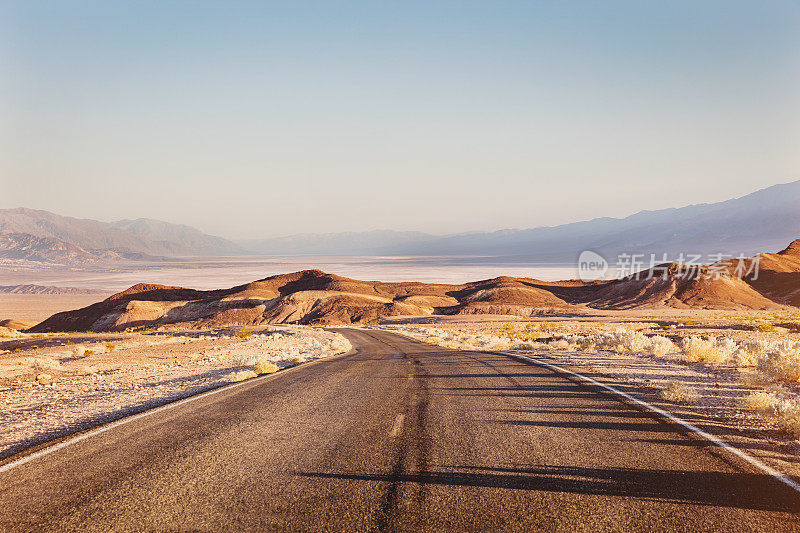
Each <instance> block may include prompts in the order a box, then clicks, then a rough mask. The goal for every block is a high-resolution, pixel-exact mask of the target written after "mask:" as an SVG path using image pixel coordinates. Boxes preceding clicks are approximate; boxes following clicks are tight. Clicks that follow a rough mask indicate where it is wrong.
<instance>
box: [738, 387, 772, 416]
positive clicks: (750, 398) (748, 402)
mask: <svg viewBox="0 0 800 533" xmlns="http://www.w3.org/2000/svg"><path fill="white" fill-rule="evenodd" d="M778 402H780V399H779V398H778V397H777V395H776V393H775V392H767V391H756V392H751V393H750V394H748V395H747V396H745V397H744V398H743V399H742V407H744V408H745V409H748V410H750V411H761V412H763V411H768V410H770V409H772V407H773V406H774V405H775V404H776V403H778Z"/></svg>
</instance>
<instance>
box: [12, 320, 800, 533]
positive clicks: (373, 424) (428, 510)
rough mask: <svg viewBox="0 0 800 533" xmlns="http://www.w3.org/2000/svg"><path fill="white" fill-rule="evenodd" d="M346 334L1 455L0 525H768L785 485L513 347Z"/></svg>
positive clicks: (789, 509) (794, 507)
mask: <svg viewBox="0 0 800 533" xmlns="http://www.w3.org/2000/svg"><path fill="white" fill-rule="evenodd" d="M342 332H343V333H344V334H346V335H347V336H348V337H349V338H350V339H351V341H352V342H353V345H354V346H356V347H357V348H358V351H357V353H355V354H353V355H348V356H345V357H340V358H336V359H332V360H329V361H322V362H319V363H314V364H309V365H304V366H303V367H299V368H297V369H294V370H291V371H288V372H285V373H284V372H281V373H279V374H277V375H275V376H272V377H269V378H266V379H259V380H254V381H250V382H247V383H245V384H243V385H241V386H237V387H233V388H230V389H228V388H226V389H222V390H221V391H219V392H217V393H216V394H213V395H209V396H203V397H199V398H197V399H194V400H192V401H190V402H187V403H184V404H181V405H178V406H176V407H173V408H170V409H166V410H163V411H160V412H157V413H155V414H152V415H149V416H146V417H142V418H139V419H137V420H134V421H132V422H129V423H126V424H122V425H120V426H118V427H115V428H113V429H111V430H109V431H106V432H104V433H102V434H98V435H94V436H91V437H89V438H87V439H84V440H82V441H80V442H77V443H75V444H72V445H70V446H66V447H64V448H62V449H59V450H57V451H55V452H53V453H50V454H48V455H45V456H42V457H37V458H35V459H33V460H31V461H29V462H27V463H25V464H22V465H20V466H17V467H15V468H13V469H11V470H8V471H6V472H3V473H0V530H4V531H6V530H12V531H18V530H19V531H43V530H63V531H74V530H85V531H118V530H124V531H130V530H137V531H150V530H159V531H163V530H192V531H197V530H201V531H203V530H207V531H221V530H229V531H230V530H233V531H242V530H327V531H337V530H338V531H355V530H359V531H363V530H404V531H411V530H478V529H484V530H485V529H489V530H518V531H523V530H531V529H548V530H560V531H595V530H645V529H669V530H692V531H703V530H728V531H741V530H754V529H755V530H771V531H780V530H787V529H794V530H797V529H798V528H800V518H798V517H799V516H800V515H798V514H796V513H798V511H800V500H799V499H798V495H797V494H796V493H794V492H793V491H791V490H790V489H788V488H787V487H785V486H783V485H781V484H779V483H778V482H776V481H775V480H773V479H772V478H770V477H768V476H766V475H763V474H760V473H758V472H756V471H753V470H751V469H748V468H747V467H745V466H744V465H740V464H738V463H736V462H734V461H732V460H729V459H728V458H727V456H726V455H725V453H724V452H722V451H719V450H714V449H710V448H709V447H708V446H705V445H703V444H702V443H700V442H698V441H696V440H694V439H691V438H689V437H687V436H685V435H683V434H681V433H680V432H678V431H677V430H676V429H675V428H674V427H673V426H671V425H668V424H667V423H665V422H662V421H660V420H658V419H656V418H654V417H653V416H651V415H649V414H647V413H644V412H642V411H639V410H637V409H635V408H633V407H631V406H629V405H627V404H624V403H622V402H620V401H618V400H616V399H615V398H613V397H611V396H609V395H607V394H604V393H600V392H598V391H596V390H594V389H592V388H591V387H590V386H586V385H580V384H576V383H573V382H572V381H570V380H568V379H567V378H566V377H564V376H561V375H559V374H557V373H554V372H553V371H550V370H547V369H544V368H540V367H538V366H535V365H532V364H527V363H525V362H521V361H518V360H515V359H513V358H510V357H507V356H502V355H493V354H485V353H476V352H457V351H452V350H444V349H441V348H437V347H433V346H429V345H424V344H421V343H417V342H413V341H410V340H407V339H405V338H402V337H400V336H397V335H394V334H391V333H386V332H378V331H369V332H367V331H359V330H342Z"/></svg>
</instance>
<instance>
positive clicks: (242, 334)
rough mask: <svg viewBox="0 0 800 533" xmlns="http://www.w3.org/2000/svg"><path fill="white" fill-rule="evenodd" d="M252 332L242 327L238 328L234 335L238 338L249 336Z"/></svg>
mask: <svg viewBox="0 0 800 533" xmlns="http://www.w3.org/2000/svg"><path fill="white" fill-rule="evenodd" d="M252 334H253V332H252V331H250V330H249V329H247V328H242V329H240V330H239V331H237V332H236V336H237V337H239V338H240V339H246V338H247V337H249V336H250V335H252Z"/></svg>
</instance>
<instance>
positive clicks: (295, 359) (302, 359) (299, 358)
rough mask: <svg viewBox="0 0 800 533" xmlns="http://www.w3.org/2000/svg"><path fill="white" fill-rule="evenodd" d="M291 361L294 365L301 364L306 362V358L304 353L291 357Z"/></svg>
mask: <svg viewBox="0 0 800 533" xmlns="http://www.w3.org/2000/svg"><path fill="white" fill-rule="evenodd" d="M289 362H290V363H292V364H293V365H299V364H301V363H305V362H306V358H305V357H303V356H302V355H295V356H294V357H292V358H291V359H289Z"/></svg>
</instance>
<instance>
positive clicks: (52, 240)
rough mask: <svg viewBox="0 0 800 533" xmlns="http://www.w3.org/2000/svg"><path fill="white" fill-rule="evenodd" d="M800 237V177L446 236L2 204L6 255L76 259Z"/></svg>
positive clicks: (738, 244) (494, 256)
mask: <svg viewBox="0 0 800 533" xmlns="http://www.w3.org/2000/svg"><path fill="white" fill-rule="evenodd" d="M668 186H669V185H668V184H665V185H664V187H668ZM656 193H657V191H656ZM540 201H548V200H547V199H542V200H540ZM552 201H557V200H552ZM532 207H535V205H533V206H532ZM798 234H800V181H795V182H792V183H786V184H781V185H774V186H772V187H768V188H765V189H761V190H758V191H756V192H754V193H751V194H748V195H746V196H743V197H740V198H735V199H732V200H727V201H724V202H718V203H710V204H696V205H690V206H687V207H681V208H671V209H661V210H656V211H641V212H639V213H636V214H634V215H631V216H628V217H625V218H608V217H606V218H596V219H592V220H587V221H583V222H575V223H571V224H564V225H559V226H552V227H538V228H532V229H508V230H500V231H494V232H471V233H460V234H453V235H444V236H437V235H431V234H427V233H422V232H413V231H391V230H376V231H366V232H346V233H326V234H298V235H291V236H287V237H278V238H269V239H258V240H243V241H236V242H234V241H231V240H227V239H224V238H221V237H215V236H212V235H208V234H205V233H203V232H201V231H199V230H197V229H195V228H192V227H190V226H185V225H180V224H172V223H168V222H162V221H158V220H151V219H137V220H120V221H117V222H110V223H107V222H98V221H96V220H88V219H77V218H71V217H64V216H60V215H56V214H54V213H50V212H47V211H37V210H33V209H25V208H17V209H6V210H0V259H6V260H28V261H39V262H45V263H65V264H72V263H87V262H104V261H131V260H150V261H153V260H158V259H160V258H164V257H180V256H226V255H239V254H263V255H336V256H355V255H395V256H444V259H443V261H470V262H538V263H568V264H573V263H574V262H575V260H576V259H577V257H578V255H579V254H580V252H582V251H584V250H592V251H594V252H596V253H599V254H601V255H603V256H604V257H606V258H609V259H610V260H611V259H612V258H614V257H615V256H618V255H619V254H622V253H629V254H644V255H645V256H646V257H649V254H655V255H656V257H658V258H663V257H664V254H666V255H667V259H669V260H673V259H676V258H677V257H678V256H679V254H681V253H683V254H705V255H708V254H712V253H724V254H730V255H737V256H738V255H740V254H744V255H753V254H755V253H758V252H760V251H763V250H778V249H780V248H781V247H782V245H783V244H784V243H786V242H789V241H791V240H793V239H794V238H795V237H796V236H797V235H798Z"/></svg>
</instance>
